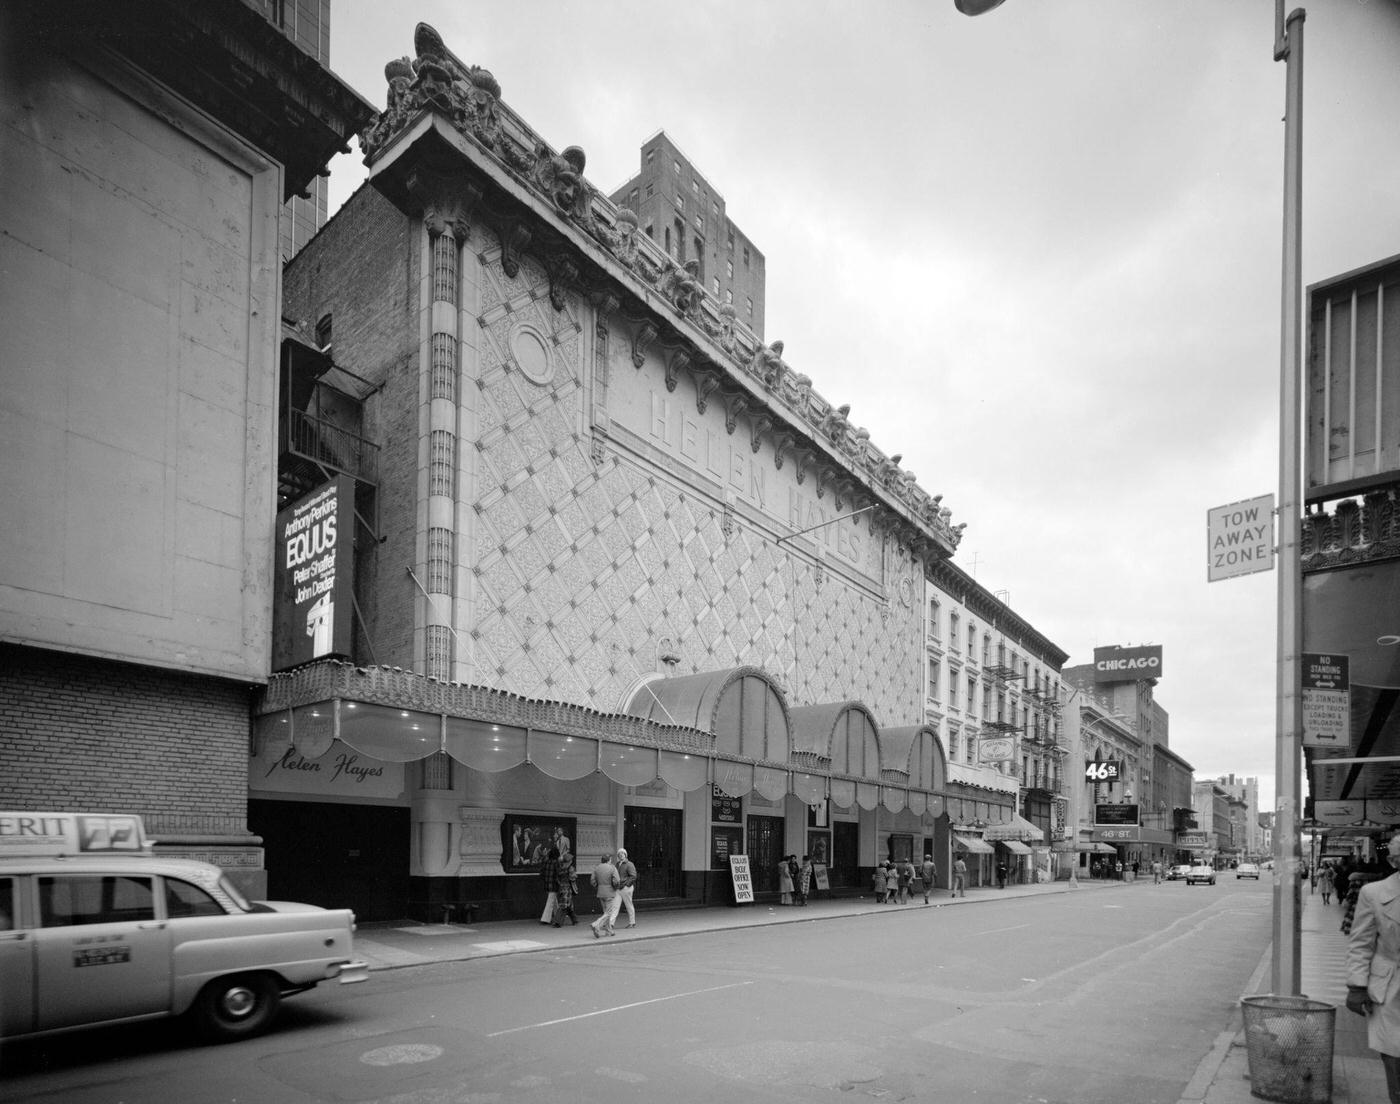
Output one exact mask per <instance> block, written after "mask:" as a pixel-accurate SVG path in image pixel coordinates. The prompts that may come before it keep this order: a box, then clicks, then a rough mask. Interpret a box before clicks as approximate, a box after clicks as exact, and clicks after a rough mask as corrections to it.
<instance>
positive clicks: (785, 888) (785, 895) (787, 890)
mask: <svg viewBox="0 0 1400 1104" xmlns="http://www.w3.org/2000/svg"><path fill="white" fill-rule="evenodd" d="M791 857H792V856H790V855H784V856H783V857H782V858H781V859H780V860H779V861H778V904H780V905H790V904H792V867H790V866H789V865H788V859H789V858H791Z"/></svg>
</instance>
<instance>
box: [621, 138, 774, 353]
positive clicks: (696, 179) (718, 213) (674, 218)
mask: <svg viewBox="0 0 1400 1104" xmlns="http://www.w3.org/2000/svg"><path fill="white" fill-rule="evenodd" d="M608 198H609V199H610V200H612V202H613V203H615V204H617V206H619V207H626V208H628V209H629V210H631V211H634V212H635V213H636V215H637V228H638V229H639V230H641V232H642V233H644V234H645V235H646V236H647V237H649V238H651V239H652V240H653V241H654V242H656V244H657V245H659V246H661V248H662V249H663V250H664V251H665V252H666V254H667V255H668V256H670V257H672V258H673V259H675V261H676V262H677V263H679V264H685V263H686V261H690V260H694V261H697V262H698V265H699V267H698V270H697V272H696V276H697V277H698V279H699V281H700V284H701V286H702V287H704V289H705V290H706V291H707V292H708V293H709V294H710V295H711V296H712V297H713V298H714V300H715V302H716V303H730V304H733V306H734V311H735V316H736V317H737V318H738V319H739V321H740V322H742V323H743V324H744V325H745V326H747V327H748V328H749V329H750V330H752V331H753V333H754V335H755V336H756V337H759V338H762V337H763V317H764V286H765V284H766V282H767V272H766V270H765V267H764V259H763V254H762V253H760V252H759V250H758V247H757V246H756V245H754V243H753V242H752V241H750V240H749V237H748V235H747V234H745V233H744V232H743V231H742V230H740V229H739V227H738V226H736V225H735V224H734V223H733V222H731V221H730V219H729V215H728V213H727V212H726V210H725V203H724V196H723V195H721V194H720V191H719V189H718V188H716V187H715V186H714V185H713V184H711V183H710V181H709V180H707V179H706V178H705V176H704V175H703V174H702V173H701V172H700V170H699V169H698V168H696V167H695V164H694V162H692V161H691V160H690V158H689V157H687V156H686V155H685V154H684V153H682V152H681V149H680V147H679V146H677V145H676V143H675V142H673V141H671V139H670V138H669V137H668V136H667V134H666V132H665V131H664V130H658V131H657V132H656V133H655V134H653V135H652V136H651V137H650V138H648V139H647V140H646V141H645V142H643V143H642V152H641V168H640V169H639V171H638V173H637V175H636V176H634V177H632V178H631V179H630V180H628V181H627V182H626V183H625V184H623V185H622V187H620V188H618V189H617V190H616V191H615V192H613V193H612V195H610V196H609V197H608Z"/></svg>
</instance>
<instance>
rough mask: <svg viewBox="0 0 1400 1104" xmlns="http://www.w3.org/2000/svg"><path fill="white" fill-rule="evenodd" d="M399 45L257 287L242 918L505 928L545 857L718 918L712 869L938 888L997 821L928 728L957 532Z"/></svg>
mask: <svg viewBox="0 0 1400 1104" xmlns="http://www.w3.org/2000/svg"><path fill="white" fill-rule="evenodd" d="M414 45H415V48H416V49H415V52H416V57H414V58H412V59H409V58H403V59H402V60H398V61H392V62H390V63H389V64H388V66H386V70H385V72H386V77H387V79H388V86H389V87H388V106H387V108H386V110H385V111H384V113H383V114H382V115H381V116H380V117H379V118H378V119H377V120H376V121H375V122H373V123H372V124H371V125H370V126H369V127H368V128H367V129H366V130H365V131H364V133H363V134H362V135H361V144H362V148H363V150H364V152H365V155H366V163H367V164H368V166H369V169H370V177H369V181H368V183H367V184H366V185H365V186H363V187H362V188H360V190H359V191H357V192H356V193H355V195H354V196H352V197H351V199H350V200H349V201H348V202H347V203H346V205H345V206H344V207H343V208H342V209H341V211H340V212H339V213H338V214H337V215H336V216H335V217H334V218H333V219H332V220H331V221H330V222H329V223H328V224H327V226H326V227H325V228H324V229H323V230H322V231H321V233H320V234H319V235H318V236H317V237H316V238H315V239H313V241H312V242H311V243H310V244H309V245H308V246H307V248H306V249H305V250H303V251H302V252H301V253H300V254H298V256H297V257H296V259H295V260H294V261H293V262H292V263H291V265H290V266H289V267H288V270H287V273H286V277H285V299H284V303H285V319H284V338H285V339H284V343H283V362H282V385H283V386H282V395H281V409H280V424H281V439H280V460H279V475H280V483H281V486H280V491H281V500H282V505H283V512H282V513H281V514H280V515H279V518H278V528H277V534H276V538H277V548H278V557H279V560H278V569H279V572H280V573H281V575H282V578H281V579H280V581H279V588H278V605H277V607H276V610H275V618H274V620H275V624H276V626H277V629H276V635H277V639H276V645H275V648H276V658H275V662H274V669H275V671H276V672H277V673H274V675H273V676H272V679H271V682H270V684H269V686H268V687H267V689H266V692H265V693H264V694H263V695H262V697H261V699H260V701H259V704H258V705H257V706H256V708H255V714H256V715H255V718H254V726H253V741H252V756H253V758H252V762H251V770H250V779H249V786H250V793H249V827H250V828H251V829H252V830H253V831H254V832H257V833H258V834H259V835H260V836H262V838H263V840H264V841H265V845H266V848H267V852H266V864H267V872H268V879H269V891H270V893H271V895H272V896H274V897H276V896H279V895H284V894H290V893H292V891H293V890H295V892H296V894H297V895H298V896H299V897H300V898H301V899H304V900H311V901H318V902H320V901H324V902H326V903H336V904H346V905H351V906H353V907H355V908H356V909H357V910H358V911H359V913H360V915H361V916H362V917H364V918H368V919H373V918H377V917H379V918H383V917H392V916H400V915H404V914H405V913H408V914H411V915H412V914H418V915H421V916H422V917H423V918H427V919H436V918H440V917H441V916H443V915H445V914H446V915H451V909H450V908H449V907H446V906H451V905H453V904H466V903H470V904H471V905H474V906H476V908H477V909H478V910H479V911H478V912H477V913H476V915H478V916H480V917H481V918H492V917H507V916H525V915H529V914H531V913H534V912H538V911H539V908H540V905H541V901H542V896H543V895H542V891H541V886H540V881H539V878H538V871H539V868H540V863H541V861H542V858H543V855H544V853H545V851H546V850H547V848H548V847H549V846H550V845H551V844H554V845H559V846H567V847H568V848H569V850H570V851H572V852H573V853H574V854H575V856H576V858H577V862H578V865H579V868H580V870H581V871H584V872H586V871H587V870H588V869H589V868H591V867H592V866H593V864H594V863H596V862H597V860H598V857H599V855H601V854H602V853H603V852H607V851H612V850H613V849H615V848H617V847H619V846H625V847H626V848H627V850H628V852H629V853H630V856H631V857H632V859H633V860H634V861H635V862H636V864H637V866H638V868H639V873H640V879H639V885H638V897H639V898H641V899H647V898H650V899H652V900H653V901H655V902H660V901H666V902H671V903H680V902H691V903H700V904H704V903H725V902H728V901H729V900H731V899H732V898H731V887H730V874H729V861H728V860H729V856H730V855H731V854H738V853H745V854H747V855H748V856H749V860H750V865H751V868H752V872H753V879H754V883H755V889H756V891H757V892H758V893H759V894H764V893H768V892H774V891H776V889H777V877H776V872H775V866H776V864H777V863H778V861H779V859H780V858H781V857H782V856H784V855H787V854H796V855H798V856H799V857H800V856H802V855H804V854H809V855H811V856H812V857H813V859H814V861H822V862H823V863H824V865H825V866H826V868H827V871H828V875H829V879H830V884H831V888H832V890H833V891H834V892H840V891H842V890H843V889H844V890H849V891H855V890H856V889H857V888H863V887H865V886H866V885H868V882H869V876H870V872H871V868H872V866H873V865H874V864H875V862H876V861H877V860H883V859H884V858H886V857H891V856H892V857H896V858H898V857H903V856H904V855H909V856H911V857H913V858H914V859H915V861H918V859H919V858H921V857H922V855H923V853H924V852H926V851H929V850H932V851H933V853H934V854H935V857H936V859H937V861H938V865H939V873H940V880H942V881H944V883H945V884H946V877H947V870H948V867H949V864H950V861H951V851H950V843H951V826H952V825H954V824H957V825H965V824H972V823H974V822H979V823H982V824H989V825H995V824H999V823H1003V822H1009V821H1010V820H1011V819H1012V817H1013V816H1014V812H1015V810H1014V808H1013V803H1014V794H1009V793H1006V792H1005V790H1004V789H996V788H993V787H990V786H989V787H982V786H978V785H975V784H969V783H966V782H956V783H950V782H949V781H948V778H947V769H946V760H945V756H944V751H943V749H942V747H941V746H940V744H939V742H938V739H937V736H936V734H935V733H934V731H933V729H932V728H930V727H928V726H926V725H924V724H922V723H921V716H922V702H923V672H922V667H923V633H924V624H923V594H924V580H925V572H926V570H927V569H928V567H929V566H930V565H931V564H933V563H936V562H938V561H939V560H940V559H944V558H946V557H949V556H950V555H951V554H952V553H953V551H954V549H955V548H956V546H957V542H958V538H959V536H960V530H961V526H957V527H955V526H953V525H952V524H951V523H950V520H949V518H950V512H949V511H948V510H947V508H945V507H942V506H941V505H940V502H939V499H938V498H937V497H935V496H933V495H930V494H929V493H927V492H925V491H924V490H923V489H921V488H920V487H919V485H918V484H917V483H916V482H915V478H914V476H913V475H912V474H911V473H909V472H906V471H904V470H902V469H901V467H900V465H899V457H898V456H891V455H886V454H884V453H882V452H881V451H879V450H878V449H877V448H876V447H875V446H874V445H873V444H872V443H871V441H870V439H869V434H868V433H867V432H866V431H865V430H863V429H861V428H859V427H857V426H856V425H855V424H853V423H852V422H851V421H850V420H849V419H848V414H849V407H844V406H835V405H833V404H832V403H831V402H828V401H827V400H826V399H824V398H823V397H822V396H821V395H819V394H818V393H817V392H816V391H815V390H814V389H813V387H812V384H811V381H810V380H809V379H807V378H806V377H805V376H803V375H800V374H798V373H797V372H795V371H794V370H792V369H791V368H790V367H789V366H788V365H787V363H786V362H785V361H784V360H783V358H782V355H781V353H782V345H781V343H780V342H773V343H772V344H771V345H768V344H764V343H763V341H762V340H761V339H760V338H759V337H758V336H757V335H755V334H754V333H752V332H750V331H749V330H748V329H746V328H745V327H743V326H742V325H739V324H738V323H737V322H736V320H735V315H734V311H733V309H732V308H731V307H729V306H727V305H723V304H721V303H719V302H718V301H717V299H716V298H715V297H713V296H712V295H711V293H710V290H709V287H710V285H709V283H708V278H707V274H705V273H703V272H701V271H700V270H699V265H698V263H697V262H695V261H693V260H692V261H691V262H689V263H688V264H678V263H677V261H676V260H674V259H673V258H671V257H669V256H667V255H666V254H665V253H664V252H662V251H661V250H660V249H659V248H658V247H657V245H656V243H655V242H654V241H653V240H652V239H651V238H649V237H648V236H647V235H646V233H645V232H644V229H643V228H639V227H638V225H637V220H636V217H635V216H634V215H633V214H632V213H631V212H630V211H628V210H625V209H620V208H617V207H614V206H613V205H612V204H611V203H610V202H609V201H608V200H606V199H605V198H604V197H602V196H601V195H600V194H599V193H598V192H597V191H596V190H595V189H594V188H593V187H592V186H591V185H590V184H589V183H588V181H587V180H586V179H585V177H584V175H583V168H584V154H583V151H582V150H580V149H579V148H577V147H572V146H571V147H568V148H566V149H564V150H563V151H562V152H556V151H555V150H554V149H553V148H552V147H550V146H548V145H547V144H546V143H545V142H544V140H543V139H542V138H541V137H540V136H538V135H536V134H535V133H534V132H532V131H531V130H530V129H529V127H528V126H527V125H526V124H525V123H524V122H523V121H522V120H521V119H520V118H519V117H518V116H516V115H515V114H513V113H512V112H511V111H510V110H509V109H508V108H507V107H506V106H505V104H504V102H503V101H502V99H501V97H500V86H499V84H498V83H497V81H496V79H495V78H494V77H493V76H492V74H490V73H488V72H486V71H485V70H483V69H480V68H478V67H475V66H468V65H465V64H464V63H462V62H461V61H459V60H458V59H457V58H456V57H455V56H454V55H453V54H452V53H451V52H450V51H448V50H447V49H446V48H445V47H444V45H443V44H442V42H441V40H440V39H439V38H438V36H437V34H436V32H434V31H433V30H432V29H431V28H429V27H427V26H424V25H420V26H419V28H418V30H417V32H416V35H415V43H414ZM702 215H703V212H702ZM692 222H693V224H694V225H695V226H696V228H697V229H696V231H695V232H696V233H697V234H698V233H703V229H701V228H702V227H703V225H704V221H703V217H700V216H697V217H695V218H694V219H693V220H692ZM715 232H720V231H718V230H716V231H715ZM352 534H353V540H351V539H347V537H349V536H350V535H352ZM959 831H960V832H961V831H962V829H961V828H960V829H959Z"/></svg>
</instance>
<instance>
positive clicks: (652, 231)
mask: <svg viewBox="0 0 1400 1104" xmlns="http://www.w3.org/2000/svg"><path fill="white" fill-rule="evenodd" d="M646 235H647V237H649V238H650V239H651V240H652V241H655V240H656V224H655V223H651V222H649V223H647V228H646Z"/></svg>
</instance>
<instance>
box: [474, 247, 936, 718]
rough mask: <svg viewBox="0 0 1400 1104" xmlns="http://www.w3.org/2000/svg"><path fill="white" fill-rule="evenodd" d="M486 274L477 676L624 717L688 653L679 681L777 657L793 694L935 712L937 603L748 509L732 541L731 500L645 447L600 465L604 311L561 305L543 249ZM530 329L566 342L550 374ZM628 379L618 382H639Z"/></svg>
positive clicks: (796, 698) (902, 714)
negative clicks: (926, 636) (534, 259)
mask: <svg viewBox="0 0 1400 1104" xmlns="http://www.w3.org/2000/svg"><path fill="white" fill-rule="evenodd" d="M482 274H483V285H482V289H481V310H482V328H481V332H480V341H481V351H480V360H479V373H480V374H479V387H480V401H479V404H478V407H479V414H478V420H477V429H478V439H477V440H478V445H479V469H478V470H479V474H478V479H477V488H476V499H475V506H476V508H477V511H478V517H479V528H478V539H477V542H476V548H475V549H474V554H473V556H472V563H473V564H474V578H475V585H476V587H477V593H476V594H475V596H474V598H475V602H474V608H475V609H476V611H477V615H478V616H477V623H476V624H475V625H473V626H470V629H471V638H472V649H473V655H472V658H471V661H470V664H469V669H468V670H467V671H466V672H464V673H463V674H462V676H461V677H462V680H463V681H475V682H482V683H486V684H490V685H496V686H501V687H503V688H506V689H509V690H511V691H514V692H516V693H519V694H522V695H526V696H529V697H538V698H552V699H562V700H565V701H573V702H579V703H584V704H587V705H590V706H593V707H594V708H597V709H601V710H613V709H616V708H618V706H619V705H620V704H621V701H622V699H623V696H624V695H625V694H626V693H628V692H629V691H630V690H631V689H632V688H633V687H635V685H636V683H637V680H638V678H639V677H641V676H642V675H645V674H649V673H652V672H656V671H660V670H664V669H665V667H664V664H663V661H662V658H661V657H662V656H663V655H674V656H676V657H678V659H677V663H676V667H675V670H676V673H679V674H686V673H690V672H692V671H703V670H716V669H723V668H727V667H733V666H737V665H741V664H748V665H754V666H761V667H763V668H765V669H766V670H767V671H768V672H769V673H770V674H772V675H773V676H775V677H776V678H777V679H778V681H779V682H780V683H781V684H782V685H783V686H784V687H785V689H786V690H787V693H788V700H789V702H790V703H792V704H802V703H807V702H818V701H832V700H840V699H846V698H857V699H860V700H862V701H864V702H865V703H866V704H867V705H869V706H870V707H871V708H872V709H873V710H874V711H875V714H876V716H877V717H878V718H879V719H880V721H881V723H883V724H887V725H890V724H912V723H915V722H917V721H918V720H919V718H920V716H921V714H920V706H921V695H920V688H921V682H920V680H921V676H922V670H921V664H922V652H921V646H920V644H921V626H920V625H919V624H918V616H919V612H920V611H919V610H918V609H917V608H910V607H909V606H907V605H905V604H903V603H901V602H900V601H899V599H898V597H895V596H894V595H895V591H894V590H893V589H892V590H891V597H890V598H889V599H885V598H883V597H881V596H877V595H872V594H871V593H870V592H869V591H868V590H866V589H864V588H860V587H857V586H854V585H852V584H850V583H849V582H848V581H847V580H846V579H845V578H843V577H842V576H841V575H840V574H839V573H836V572H833V571H832V570H830V569H829V568H820V569H819V568H818V565H817V564H816V563H815V562H814V561H813V560H812V559H811V558H810V557H809V556H806V555H801V554H796V553H794V552H792V551H790V550H789V546H786V545H775V544H774V541H773V537H772V535H771V533H770V532H767V531H763V530H759V529H756V528H754V527H752V526H751V525H748V524H745V522H744V521H743V520H742V519H738V520H736V521H735V523H734V524H733V525H732V527H731V532H730V534H729V535H728V536H726V534H725V532H724V529H723V525H722V518H723V506H722V504H721V503H719V502H717V501H713V500H711V499H710V498H708V497H706V496H703V495H702V494H700V493H698V492H697V491H696V490H695V488H693V487H688V486H686V485H685V484H684V482H683V481H681V480H680V479H678V478H677V477H676V476H675V475H673V474H672V472H671V471H670V470H668V469H667V468H666V467H665V466H663V465H659V464H658V465H656V466H655V467H648V466H647V464H646V460H645V458H639V457H638V455H637V453H636V451H635V450H633V449H628V450H622V449H618V448H616V447H612V446H611V445H610V446H609V447H608V448H606V450H605V451H604V454H603V458H602V460H601V462H599V463H595V462H594V459H593V454H592V446H593V434H592V431H591V429H590V428H589V427H588V425H587V424H586V423H587V417H586V411H587V409H588V406H589V402H590V399H589V394H590V389H589V388H588V387H587V386H586V382H587V381H586V380H585V372H587V371H589V370H590V368H589V365H590V363H591V358H588V357H586V355H585V349H586V348H589V347H590V346H591V342H590V341H589V340H588V338H589V337H591V330H592V327H593V325H594V318H593V312H592V308H591V307H589V306H588V305H587V304H586V303H584V302H582V301H581V300H579V299H577V298H575V297H572V296H570V297H569V298H568V300H567V302H566V305H565V309H564V310H562V311H556V310H555V309H554V307H553V306H552V305H551V303H550V300H549V294H548V292H549V280H548V275H547V274H546V273H545V272H544V271H543V270H542V269H540V268H538V267H537V266H535V265H534V264H532V263H531V261H530V260H529V259H528V258H527V259H524V260H523V261H522V264H521V268H520V272H519V274H518V275H517V277H516V278H515V279H513V280H512V279H509V278H507V277H506V276H505V275H504V273H503V272H502V270H501V268H500V265H499V263H489V264H487V265H484V266H483V268H482ZM522 331H530V332H533V333H534V334H536V335H540V336H542V337H543V338H544V339H545V341H546V342H547V344H548V349H549V360H550V371H549V376H548V379H547V381H546V382H543V383H542V382H537V380H536V379H532V378H530V377H529V376H528V375H527V374H526V372H525V371H522V369H521V367H520V365H519V364H518V363H517V358H516V356H515V355H514V354H513V349H515V348H518V342H519V341H520V334H521V332H522ZM643 371H659V368H658V367H657V366H656V365H653V364H648V365H647V366H646V367H645V368H644V369H643ZM534 374H535V375H536V376H538V375H539V373H538V372H536V373H534ZM620 375H621V373H617V374H615V378H614V379H613V380H612V381H611V383H610V385H611V386H613V387H618V386H627V385H628V384H629V382H630V381H629V380H628V379H627V378H616V377H617V376H620ZM468 447H470V445H468ZM838 524H855V523H854V522H841V523H838ZM895 569H897V570H902V571H904V572H909V571H911V567H910V565H909V563H908V562H907V560H906V561H904V562H903V563H898V562H896V564H895ZM912 570H917V568H915V569H912ZM459 670H460V668H459Z"/></svg>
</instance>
